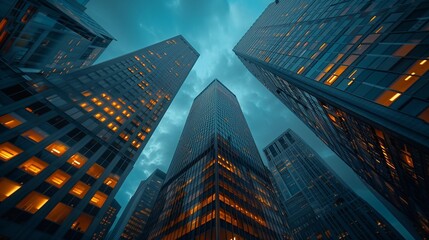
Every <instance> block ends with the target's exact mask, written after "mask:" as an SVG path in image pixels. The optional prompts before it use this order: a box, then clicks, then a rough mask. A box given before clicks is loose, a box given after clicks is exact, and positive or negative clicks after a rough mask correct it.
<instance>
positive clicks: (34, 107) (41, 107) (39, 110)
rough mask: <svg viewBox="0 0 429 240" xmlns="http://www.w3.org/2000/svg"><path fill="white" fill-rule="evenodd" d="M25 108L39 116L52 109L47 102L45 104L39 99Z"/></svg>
mask: <svg viewBox="0 0 429 240" xmlns="http://www.w3.org/2000/svg"><path fill="white" fill-rule="evenodd" d="M25 110H27V111H29V112H31V113H33V114H35V115H37V116H40V115H43V114H45V113H47V112H49V111H51V109H50V108H49V107H47V106H46V105H45V104H43V103H41V102H39V101H37V102H35V103H33V104H30V105H28V106H27V107H26V108H25Z"/></svg>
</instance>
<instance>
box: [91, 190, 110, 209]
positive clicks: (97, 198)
mask: <svg viewBox="0 0 429 240" xmlns="http://www.w3.org/2000/svg"><path fill="white" fill-rule="evenodd" d="M106 200H107V195H106V194H104V193H102V192H100V191H97V192H96V193H95V194H94V196H93V197H92V198H91V201H90V203H91V204H92V205H94V206H97V207H99V208H101V207H102V206H103V204H104V202H105V201H106Z"/></svg>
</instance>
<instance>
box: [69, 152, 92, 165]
mask: <svg viewBox="0 0 429 240" xmlns="http://www.w3.org/2000/svg"><path fill="white" fill-rule="evenodd" d="M87 160H88V158H86V157H85V156H83V155H82V154H80V153H75V154H73V156H71V157H70V158H69V160H67V162H68V163H70V164H71V165H73V166H75V167H76V168H81V167H82V166H83V165H84V164H85V163H86V161H87Z"/></svg>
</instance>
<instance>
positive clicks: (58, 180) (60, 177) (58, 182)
mask: <svg viewBox="0 0 429 240" xmlns="http://www.w3.org/2000/svg"><path fill="white" fill-rule="evenodd" d="M69 179H70V175H68V174H67V173H65V172H63V171H61V170H56V171H55V172H54V173H53V174H52V175H51V176H50V177H48V178H47V179H46V180H45V181H46V182H48V183H50V184H52V185H54V186H55V187H57V188H61V187H62V186H63V185H64V184H65V183H66V182H67V181H68V180H69Z"/></svg>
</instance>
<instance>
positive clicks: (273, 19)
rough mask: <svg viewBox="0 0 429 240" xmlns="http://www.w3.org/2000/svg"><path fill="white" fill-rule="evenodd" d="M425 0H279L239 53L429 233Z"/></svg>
mask: <svg viewBox="0 0 429 240" xmlns="http://www.w3.org/2000/svg"><path fill="white" fill-rule="evenodd" d="M428 16H429V12H428V5H427V2H426V1H390V0H385V1H357V0H356V1H347V2H340V1H334V0H330V1H309V0H308V1H306V0H303V1H301V0H300V1H298V0H291V1H282V0H279V1H276V2H273V3H271V4H270V5H269V6H268V7H267V9H266V10H265V11H264V12H263V13H262V15H261V16H260V17H259V18H258V19H257V21H256V22H255V23H254V24H253V26H252V27H251V28H250V29H249V30H248V32H247V33H246V34H245V35H244V37H243V38H242V39H241V40H240V41H239V42H238V44H237V45H236V46H235V48H234V51H235V53H236V55H237V56H238V57H239V58H240V60H241V61H242V63H243V64H244V65H245V66H246V67H247V69H248V70H249V71H250V72H252V74H253V75H255V76H256V78H257V79H259V80H260V81H261V82H262V83H263V84H264V85H265V86H266V87H267V88H268V89H269V90H270V91H271V92H272V93H273V94H274V95H275V96H276V97H278V98H279V99H280V100H281V101H282V102H283V103H284V104H285V105H286V106H287V107H288V108H289V109H290V110H291V111H292V112H294V113H295V114H296V115H297V116H298V117H299V118H300V119H301V120H302V121H303V122H304V123H306V125H307V126H308V127H310V129H312V130H313V131H314V133H315V134H316V135H317V136H318V137H319V138H320V139H321V140H322V141H323V142H325V143H326V144H327V145H328V146H329V147H330V148H331V149H332V150H333V151H334V152H335V153H337V154H338V155H339V156H340V157H341V158H342V159H343V160H344V161H345V162H346V163H347V164H348V165H349V166H350V167H351V168H353V169H354V171H355V172H356V173H357V174H358V175H359V176H360V177H361V178H363V179H364V180H365V181H366V182H367V183H368V184H369V185H370V186H371V187H372V188H373V189H375V190H376V191H377V192H378V193H380V195H382V196H384V197H385V198H386V199H387V200H388V201H389V202H390V203H391V204H393V205H394V206H396V208H397V209H399V210H400V211H402V212H403V213H404V214H405V215H407V216H408V217H409V218H410V219H411V220H413V221H414V224H415V226H416V227H417V228H418V229H419V231H420V232H421V233H422V235H426V236H428V235H429V205H428V204H427V203H428V202H429V190H428V189H429V188H428V184H429V172H428V169H429V165H428V163H429V124H428V122H429V101H428V99H429V95H428V93H429V81H428V73H427V70H428V69H429V61H428V59H427V58H428V53H429V48H428V39H429V38H428V37H429V33H428V31H429V28H428V26H429V19H428Z"/></svg>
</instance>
